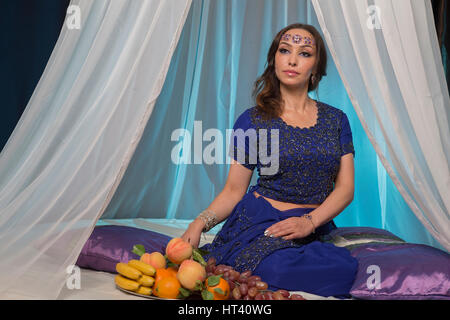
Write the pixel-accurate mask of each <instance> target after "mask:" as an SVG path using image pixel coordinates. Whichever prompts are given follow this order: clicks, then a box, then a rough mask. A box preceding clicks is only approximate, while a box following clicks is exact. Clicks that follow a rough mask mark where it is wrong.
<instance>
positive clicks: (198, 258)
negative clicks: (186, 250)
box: [192, 248, 206, 266]
mask: <svg viewBox="0 0 450 320" xmlns="http://www.w3.org/2000/svg"><path fill="white" fill-rule="evenodd" d="M192 257H193V258H194V260H195V261H197V262H198V263H200V264H201V265H202V266H206V262H205V259H203V257H202V255H201V254H200V251H199V250H198V249H197V248H195V249H192Z"/></svg>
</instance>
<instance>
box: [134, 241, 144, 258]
mask: <svg viewBox="0 0 450 320" xmlns="http://www.w3.org/2000/svg"><path fill="white" fill-rule="evenodd" d="M131 252H133V253H135V254H137V255H138V256H139V257H141V256H142V255H143V254H144V253H145V248H144V246H143V245H142V244H136V245H134V246H133V250H131Z"/></svg>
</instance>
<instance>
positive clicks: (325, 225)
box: [182, 24, 357, 296]
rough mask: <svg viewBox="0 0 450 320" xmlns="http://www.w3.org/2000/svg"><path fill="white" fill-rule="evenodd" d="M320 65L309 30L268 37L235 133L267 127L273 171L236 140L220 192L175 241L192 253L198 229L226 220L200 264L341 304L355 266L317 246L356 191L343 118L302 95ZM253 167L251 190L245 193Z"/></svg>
mask: <svg viewBox="0 0 450 320" xmlns="http://www.w3.org/2000/svg"><path fill="white" fill-rule="evenodd" d="M326 59H327V57H326V50H325V45H324V43H323V40H322V38H321V36H320V34H319V33H318V32H317V30H316V29H315V28H314V27H313V26H310V25H304V24H293V25H289V26H287V27H286V28H284V29H282V30H281V31H280V32H279V33H278V34H277V35H276V37H275V39H274V40H273V42H272V45H271V47H270V49H269V53H268V59H267V62H268V65H267V68H266V70H265V72H264V73H263V75H262V76H261V77H260V78H259V79H258V80H257V81H256V84H255V91H254V95H255V96H256V104H257V105H256V106H255V107H253V108H249V109H247V110H246V111H245V112H244V113H242V114H241V115H240V116H239V118H238V119H237V121H236V123H235V126H234V132H235V133H236V132H238V131H239V130H238V129H242V130H241V131H240V132H243V131H246V132H248V131H247V130H249V129H255V130H256V132H261V131H260V129H267V130H271V131H273V130H274V129H275V131H273V132H276V133H277V135H275V136H272V135H270V137H271V139H270V141H267V145H266V146H267V148H268V149H273V146H274V144H273V143H272V142H273V141H272V139H273V137H275V138H277V137H278V141H276V142H277V143H276V144H275V146H278V149H277V148H275V150H272V151H273V152H278V154H277V155H278V162H279V163H278V164H277V167H278V170H277V171H276V172H271V173H270V174H264V172H263V170H264V169H267V168H268V167H269V164H267V163H265V162H262V161H261V158H260V157H259V156H258V158H257V162H256V163H254V162H252V161H251V159H252V156H253V155H255V154H256V153H257V151H256V150H258V148H261V143H260V141H262V140H259V139H258V140H257V141H258V143H257V144H256V145H255V143H254V141H253V142H251V141H250V140H251V139H247V140H245V144H244V145H242V144H241V145H240V144H239V142H238V137H237V134H235V135H234V136H233V137H232V139H234V140H233V142H234V146H233V148H232V150H230V155H231V156H232V157H233V158H234V161H233V163H232V164H231V166H230V171H229V174H228V178H227V181H226V184H225V187H224V188H223V190H222V192H221V193H220V194H219V195H218V196H217V197H216V198H215V199H214V201H213V202H212V203H211V204H210V206H209V207H208V208H207V209H206V210H205V211H203V212H202V213H201V214H200V215H199V216H198V217H197V218H196V219H195V220H193V222H192V223H191V224H190V225H189V227H188V229H187V230H186V231H185V233H184V234H183V236H182V238H183V239H184V240H185V241H189V242H190V243H191V244H192V245H193V246H198V244H199V240H200V235H201V233H202V231H206V230H209V229H210V228H211V227H213V226H214V225H215V224H217V223H219V222H221V221H223V220H225V219H227V221H226V222H225V223H224V225H223V227H222V229H221V230H220V232H219V233H218V234H217V235H216V237H215V238H214V241H213V242H212V243H211V244H207V245H205V246H203V247H202V249H204V250H206V251H208V252H209V253H208V256H207V257H206V258H208V257H209V256H214V257H215V258H216V261H217V263H218V264H227V265H231V266H233V267H234V268H235V269H236V270H238V271H240V272H242V271H244V270H252V272H253V274H256V275H259V276H261V278H262V279H263V280H264V281H266V282H267V283H268V284H269V289H271V290H276V289H287V290H291V291H305V292H309V293H313V294H317V295H321V296H346V295H348V294H349V291H350V289H351V286H352V284H353V280H354V277H355V275H356V271H357V260H356V259H355V258H353V257H352V256H351V255H350V253H349V252H348V250H347V249H344V248H339V247H336V246H334V245H333V244H330V243H325V242H321V241H320V240H321V239H322V237H323V236H324V235H326V234H328V233H329V232H330V231H332V230H333V229H335V228H336V226H335V224H334V222H333V218H335V217H336V216H337V215H338V214H339V213H340V212H342V211H343V210H344V209H345V207H347V206H348V205H349V204H350V203H351V201H352V199H353V191H354V164H353V156H354V149H353V144H352V133H351V129H350V126H349V123H348V119H347V116H346V115H345V113H344V112H342V111H341V110H339V109H337V108H334V107H332V106H329V105H327V104H325V103H322V102H319V101H315V100H312V99H311V98H309V96H308V92H310V91H312V90H314V89H315V88H317V85H318V83H319V81H320V79H321V78H322V76H324V75H326V62H327V60H326ZM267 136H269V134H267ZM258 138H261V135H260V134H259V136H258ZM232 145H233V144H232ZM240 151H241V152H243V153H244V154H245V157H244V160H243V159H242V157H241V158H239V157H238V156H237V154H238V153H239V152H240ZM269 151H270V150H269ZM258 155H259V153H258ZM272 159H273V158H272ZM236 160H239V161H236ZM270 165H272V164H270ZM255 168H257V170H258V172H259V178H258V182H257V184H256V185H255V186H252V187H251V188H250V189H249V190H248V192H247V189H248V187H249V183H250V180H251V177H252V174H253V170H254V169H255Z"/></svg>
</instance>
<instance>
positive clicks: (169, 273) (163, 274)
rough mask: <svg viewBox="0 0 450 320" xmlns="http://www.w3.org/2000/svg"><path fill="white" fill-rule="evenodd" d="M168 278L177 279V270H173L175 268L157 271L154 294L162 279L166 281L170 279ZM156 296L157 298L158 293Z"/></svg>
mask: <svg viewBox="0 0 450 320" xmlns="http://www.w3.org/2000/svg"><path fill="white" fill-rule="evenodd" d="M168 277H172V278H176V277H177V270H176V269H175V268H173V267H169V268H159V269H156V273H155V283H154V284H153V292H154V291H155V289H156V286H157V285H158V283H159V282H160V281H161V280H162V279H165V278H168ZM177 280H178V279H177ZM154 295H155V296H156V293H155V294H154Z"/></svg>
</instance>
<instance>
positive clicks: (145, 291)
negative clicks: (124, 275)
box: [136, 286, 153, 296]
mask: <svg viewBox="0 0 450 320" xmlns="http://www.w3.org/2000/svg"><path fill="white" fill-rule="evenodd" d="M152 292H153V291H152V289H151V288H149V287H144V286H140V287H139V289H138V290H137V291H136V293H139V294H143V295H146V296H150V295H151V294H152Z"/></svg>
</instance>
